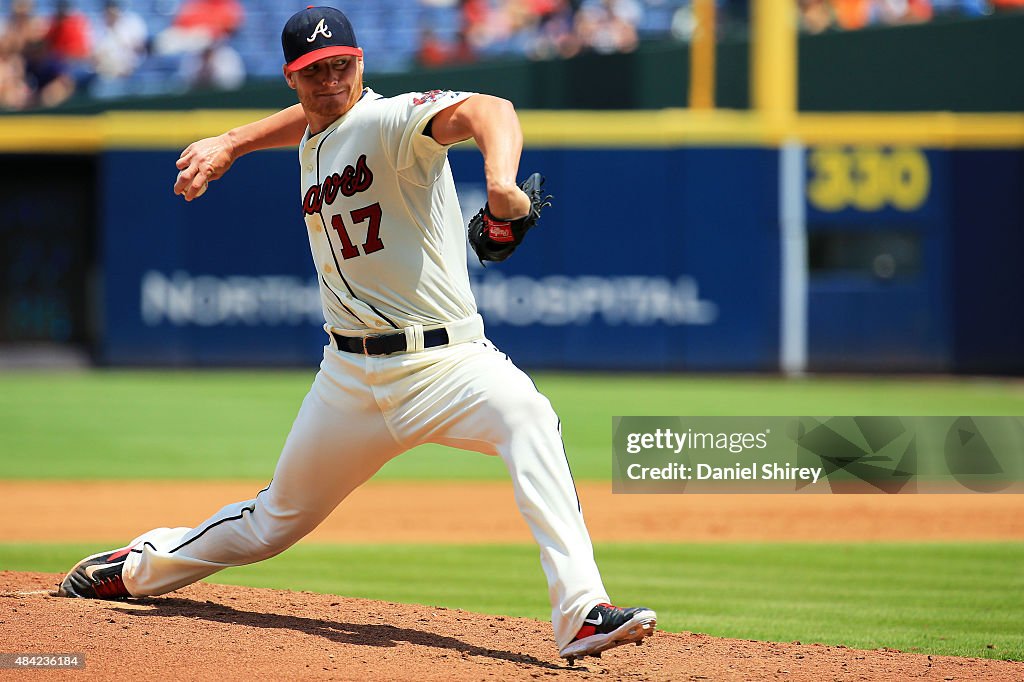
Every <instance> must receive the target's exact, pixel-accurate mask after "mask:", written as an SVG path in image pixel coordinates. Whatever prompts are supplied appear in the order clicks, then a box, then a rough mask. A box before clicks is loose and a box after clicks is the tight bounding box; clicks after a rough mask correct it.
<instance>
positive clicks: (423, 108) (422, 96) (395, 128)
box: [381, 90, 476, 173]
mask: <svg viewBox="0 0 1024 682" xmlns="http://www.w3.org/2000/svg"><path fill="white" fill-rule="evenodd" d="M474 94H476V93H473V92H456V91H453V90H430V91H428V92H413V93H408V94H405V95H399V96H398V97H393V98H391V100H390V101H389V102H388V106H387V108H386V110H385V113H384V116H383V121H382V125H381V136H382V138H383V139H382V141H383V144H384V149H385V150H387V154H388V155H389V156H390V157H391V162H392V164H393V165H394V167H395V170H397V171H398V172H399V173H402V172H404V171H408V170H409V169H411V168H413V167H414V166H417V165H422V164H423V162H425V161H426V162H428V164H429V163H430V162H432V161H433V160H434V159H435V158H436V157H437V156H439V155H441V154H442V153H443V152H444V151H445V150H447V148H448V147H447V146H445V145H441V144H438V143H437V141H436V140H434V138H432V137H430V136H428V135H424V134H423V129H424V128H425V127H426V125H427V122H428V121H430V119H432V118H433V117H434V116H435V115H437V113H438V112H440V111H443V110H445V109H447V108H448V107H450V106H452V105H453V104H456V103H457V102H461V101H462V100H465V99H467V98H469V97H472V96H473V95H474Z"/></svg>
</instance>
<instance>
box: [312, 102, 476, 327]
mask: <svg viewBox="0 0 1024 682" xmlns="http://www.w3.org/2000/svg"><path fill="white" fill-rule="evenodd" d="M472 94H473V93H468V92H450V91H439V90H434V91H431V92H426V93H412V94H406V95H399V96H398V97H388V98H385V97H382V96H381V95H379V94H377V93H375V92H373V91H372V90H370V89H369V88H367V89H366V90H364V92H363V96H362V98H361V99H360V100H359V101H358V102H357V103H356V105H355V106H354V107H352V109H350V110H349V111H348V113H346V114H345V115H344V116H342V117H341V118H339V119H338V120H337V121H335V122H334V123H333V124H332V125H331V126H330V127H328V128H327V129H326V130H324V131H323V132H320V133H318V134H316V135H312V136H310V134H309V130H308V129H307V130H306V136H305V138H304V139H303V141H302V143H301V145H300V146H299V162H300V164H301V168H302V171H301V172H302V210H303V214H304V216H305V220H306V227H307V229H308V233H309V246H310V249H311V250H312V252H313V261H314V262H315V264H316V268H317V271H318V273H319V275H320V295H321V301H322V304H323V310H324V318H325V319H326V320H327V323H328V324H329V325H330V326H331V327H333V328H335V329H339V330H366V329H371V330H375V331H388V330H393V329H398V328H404V327H408V326H411V325H415V324H420V325H424V326H428V325H436V324H443V323H448V322H456V321H459V320H463V319H465V318H468V317H471V316H472V315H474V314H475V313H476V303H475V301H474V299H473V294H472V291H471V290H470V287H469V274H468V272H467V270H466V267H465V263H466V227H465V225H463V221H462V211H461V210H460V208H459V200H458V197H457V196H456V194H455V183H454V181H453V180H452V173H451V167H450V166H449V165H448V156H447V150H448V147H447V146H444V145H441V144H438V143H437V142H436V141H435V140H434V139H433V138H432V137H430V136H428V135H424V134H423V129H424V127H425V126H426V125H427V122H428V121H430V119H431V118H433V116H434V115H435V114H437V113H438V112H439V111H441V110H442V109H445V108H447V107H449V106H451V105H452V104H454V103H456V102H459V101H461V100H464V99H466V98H467V97H470V96H471V95H472Z"/></svg>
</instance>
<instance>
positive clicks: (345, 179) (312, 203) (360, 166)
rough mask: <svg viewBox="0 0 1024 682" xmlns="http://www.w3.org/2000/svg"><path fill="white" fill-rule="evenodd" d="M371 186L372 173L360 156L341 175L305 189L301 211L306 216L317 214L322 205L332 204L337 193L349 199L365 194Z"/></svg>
mask: <svg viewBox="0 0 1024 682" xmlns="http://www.w3.org/2000/svg"><path fill="white" fill-rule="evenodd" d="M372 184H373V172H372V171H370V167H369V166H368V165H366V154H361V155H360V156H359V158H358V159H357V160H356V165H355V166H351V165H349V166H345V170H344V171H342V172H341V174H338V173H334V174H332V175H328V176H327V177H326V178H324V181H323V182H322V183H321V184H319V185H313V186H312V187H310V188H309V189H307V190H306V195H305V197H304V198H303V200H302V210H303V211H304V212H305V214H306V215H312V214H314V213H319V212H320V211H322V210H323V208H324V204H327V205H328V206H330V205H331V204H333V203H334V200H335V199H337V198H338V194H339V193H341V195H342V196H344V197H350V196H353V195H355V194H358V193H359V192H365V191H366V190H368V189H370V185H372Z"/></svg>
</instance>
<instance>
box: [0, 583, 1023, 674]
mask: <svg viewBox="0 0 1024 682" xmlns="http://www.w3.org/2000/svg"><path fill="white" fill-rule="evenodd" d="M61 577H62V576H60V575H58V574H41V573H15V572H12V571H3V572H0V623H2V624H3V633H4V636H3V639H4V642H3V651H2V653H8V654H10V653H25V654H84V660H85V668H84V669H82V670H69V671H66V672H65V673H63V675H62V678H66V679H73V680H111V679H118V678H119V677H120V676H126V677H131V678H135V679H173V680H217V681H218V682H220V681H222V680H248V679H266V680H287V679H330V680H389V681H390V680H415V681H416V682H423V681H425V680H445V681H458V680H485V679H493V680H535V679H546V678H548V676H558V677H561V678H564V679H572V680H592V679H602V680H620V679H622V680H700V679H713V680H814V681H815V682H817V681H819V680H863V679H868V680H905V679H909V678H915V679H925V680H949V679H955V680H1008V679H1021V678H1022V677H1024V664H1020V663H1013V662H1007V661H987V660H983V659H969V658H955V657H948V656H933V657H928V656H923V655H917V654H903V653H900V652H896V651H891V650H881V651H858V650H855V649H847V648H844V647H833V646H822V645H800V644H774V643H765V642H749V641H742V640H730V639H721V638H716V637H709V636H707V635H699V634H691V633H664V632H659V633H656V634H655V636H654V637H653V638H651V639H648V640H646V641H645V643H644V644H643V646H640V647H636V646H632V645H626V646H623V647H619V648H618V649H613V650H611V651H608V652H606V653H605V654H604V656H603V657H602V658H600V659H596V658H586V659H583V660H582V661H579V662H577V663H576V666H575V667H573V668H569V667H567V666H566V664H565V662H564V661H563V660H561V659H560V658H558V653H557V652H556V651H555V646H554V642H553V640H552V636H551V626H550V625H549V624H548V623H542V622H539V621H535V620H528V619H526V618H509V617H503V616H486V615H480V614H476V613H469V612H467V611H459V610H453V609H445V608H440V607H430V606H415V605H409V604H391V603H387V602H379V601H369V600H365V599H349V598H346V597H338V596H333V595H324V594H313V593H310V592H286V591H281V590H266V589H254V588H248V587H233V586H229V585H212V584H206V583H199V584H197V585H192V586H190V587H188V588H185V589H183V590H180V591H179V592H176V593H175V594H174V596H167V597H153V598H147V599H137V600H129V601H125V602H108V601H94V600H87V599H63V598H59V597H54V596H52V590H53V589H54V587H55V585H56V584H57V582H58V581H59V580H60V579H61ZM651 606H653V607H657V604H652V605H651ZM9 674H10V673H5V672H0V677H7V676H8V675H9ZM19 679H20V678H19Z"/></svg>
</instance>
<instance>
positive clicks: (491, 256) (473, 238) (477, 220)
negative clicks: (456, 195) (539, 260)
mask: <svg viewBox="0 0 1024 682" xmlns="http://www.w3.org/2000/svg"><path fill="white" fill-rule="evenodd" d="M519 189H521V190H523V192H525V193H526V196H528V197H530V212H529V213H527V214H526V215H525V216H523V217H522V218H516V219H515V220H507V219H502V218H496V217H494V216H493V215H492V214H491V211H490V207H489V206H488V205H487V204H484V207H483V208H481V209H480V211H479V212H478V213H477V214H476V215H475V216H473V218H472V220H470V221H469V244H470V246H472V247H473V251H475V252H476V255H477V258H479V259H480V262H481V263H483V262H484V261H485V260H489V261H495V262H498V261H503V260H505V259H506V258H508V257H509V256H511V255H512V252H513V251H515V250H516V247H518V246H519V245H520V244H521V243H522V242H523V238H524V237H525V236H526V232H527V231H528V230H529V229H530V228H531V227H533V226H534V225H536V224H537V221H538V220H540V212H541V211H542V210H544V209H545V208H547V207H548V206H550V205H551V199H553V198H554V197H552V196H551V195H550V194H549V195H545V194H544V176H543V175H541V174H540V173H534V174H533V175H531V176H530V177H528V178H526V180H524V181H523V184H521V185H519Z"/></svg>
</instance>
